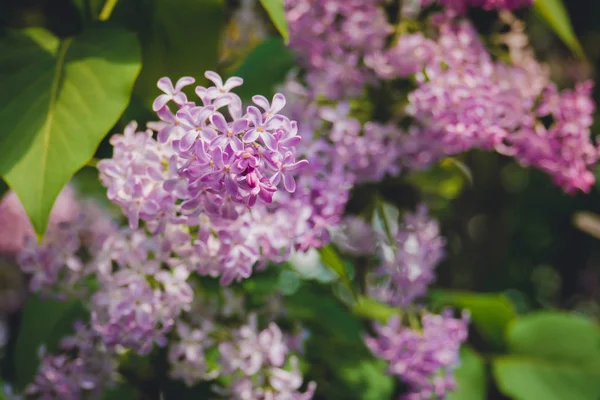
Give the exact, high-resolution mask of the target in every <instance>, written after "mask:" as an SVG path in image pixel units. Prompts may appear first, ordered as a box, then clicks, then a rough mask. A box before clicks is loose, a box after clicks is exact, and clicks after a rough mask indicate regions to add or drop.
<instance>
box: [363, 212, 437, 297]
mask: <svg viewBox="0 0 600 400" xmlns="http://www.w3.org/2000/svg"><path fill="white" fill-rule="evenodd" d="M444 245H445V240H444V238H443V237H442V236H440V228H439V225H438V223H437V221H435V220H433V219H431V218H430V217H429V215H428V213H427V208H426V207H425V206H424V205H420V206H419V207H418V208H417V211H416V213H407V214H406V215H405V216H404V219H403V221H402V223H401V224H400V226H399V227H398V232H397V233H396V235H395V243H391V244H386V245H383V250H384V251H383V253H382V256H381V259H382V265H381V266H380V267H379V269H378V270H377V271H376V272H375V275H374V276H373V284H372V286H371V288H370V290H371V292H372V295H373V296H375V297H377V298H378V299H379V300H380V301H383V302H385V303H388V304H390V305H394V306H407V305H410V304H411V303H412V302H413V301H414V300H415V299H416V298H417V297H420V296H422V295H424V294H425V293H426V291H427V288H428V286H429V285H430V284H431V283H432V282H433V280H434V279H435V273H434V269H435V267H436V266H437V264H438V263H439V262H440V261H441V260H442V258H443V256H444Z"/></svg>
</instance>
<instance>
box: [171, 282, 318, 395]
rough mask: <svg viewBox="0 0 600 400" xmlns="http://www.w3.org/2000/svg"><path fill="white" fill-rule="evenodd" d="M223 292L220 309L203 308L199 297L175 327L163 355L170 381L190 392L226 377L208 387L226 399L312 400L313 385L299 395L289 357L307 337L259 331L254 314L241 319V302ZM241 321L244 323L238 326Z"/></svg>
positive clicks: (298, 379)
mask: <svg viewBox="0 0 600 400" xmlns="http://www.w3.org/2000/svg"><path fill="white" fill-rule="evenodd" d="M225 290H226V291H225V293H227V294H226V295H225V296H224V298H223V302H222V303H221V304H214V303H213V304H206V301H207V299H202V298H201V296H199V297H198V298H197V299H195V300H194V304H193V306H192V307H193V308H192V312H190V313H189V314H188V315H187V317H189V320H190V321H189V322H184V321H183V320H181V319H180V320H179V321H178V322H177V328H176V330H175V335H174V340H173V341H171V343H170V346H169V352H168V354H169V363H170V365H171V370H170V375H171V377H173V378H175V379H181V380H183V381H184V382H185V383H186V384H187V385H189V386H192V385H194V384H197V383H198V382H200V381H206V380H213V379H216V378H218V377H219V376H228V377H229V378H230V380H228V383H227V384H226V385H223V386H214V387H213V389H214V391H215V392H216V393H218V394H220V395H221V396H223V397H224V398H228V399H240V400H246V399H251V400H267V399H270V400H288V399H292V400H294V399H295V400H309V399H311V398H312V396H313V393H314V390H315V383H314V382H310V383H309V384H308V385H307V388H306V390H305V391H304V392H302V391H301V388H302V386H303V379H302V375H301V373H300V371H299V369H298V364H297V359H296V357H295V356H294V355H292V351H299V352H301V351H302V341H303V337H305V335H306V333H302V331H301V334H300V336H298V337H297V336H292V335H290V334H288V333H286V332H282V331H281V329H280V328H279V327H278V326H277V325H276V324H275V323H274V322H271V323H269V324H268V326H267V327H266V328H265V329H262V330H261V329H259V326H258V316H257V315H256V314H254V313H251V314H249V315H247V316H246V315H244V314H246V313H247V311H246V309H245V307H244V302H243V297H241V296H238V295H236V294H235V293H234V292H232V291H228V290H227V289H225ZM212 300H214V298H213V299H212ZM232 306H235V307H236V309H235V310H233V309H232V308H231V307H232ZM196 309H197V310H198V311H199V313H196ZM280 311H281V310H280ZM198 314H200V316H199V315H198ZM240 318H244V319H246V322H241V323H240V322H237V321H239V320H240ZM290 346H293V347H294V348H292V347H290ZM214 354H216V355H217V356H216V357H214V356H212V355H214ZM209 359H210V360H209Z"/></svg>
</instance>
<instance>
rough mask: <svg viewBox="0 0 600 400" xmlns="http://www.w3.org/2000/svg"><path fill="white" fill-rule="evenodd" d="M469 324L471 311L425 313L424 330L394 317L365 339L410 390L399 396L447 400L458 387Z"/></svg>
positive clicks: (411, 398) (422, 320)
mask: <svg viewBox="0 0 600 400" xmlns="http://www.w3.org/2000/svg"><path fill="white" fill-rule="evenodd" d="M468 324H469V316H468V314H463V316H462V318H460V319H457V318H454V317H452V314H451V313H450V312H444V313H443V314H441V315H435V314H429V313H426V314H424V315H423V317H422V318H421V325H422V327H421V329H416V328H409V327H406V326H404V325H403V324H402V321H401V319H400V317H392V318H390V320H389V321H388V323H387V324H386V325H375V335H374V336H373V337H367V338H365V343H366V345H367V347H369V349H370V350H371V351H372V352H373V354H375V355H376V356H377V357H379V358H381V359H383V360H385V361H387V363H388V373H389V374H390V375H394V376H397V377H399V378H400V379H401V380H402V381H403V382H405V383H406V384H407V385H408V388H409V390H408V393H407V394H405V395H402V396H401V397H400V399H405V400H427V399H431V398H438V399H444V398H446V395H447V394H448V392H450V391H452V390H454V389H455V388H456V382H455V380H454V376H453V369H454V368H455V367H456V366H457V365H458V362H459V355H458V351H459V349H460V345H461V344H462V343H463V342H464V341H465V340H466V339H467V334H468Z"/></svg>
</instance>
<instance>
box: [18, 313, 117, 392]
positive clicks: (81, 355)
mask: <svg viewBox="0 0 600 400" xmlns="http://www.w3.org/2000/svg"><path fill="white" fill-rule="evenodd" d="M60 349H61V352H60V353H59V354H56V355H51V354H45V355H42V359H41V363H40V367H39V369H38V373H37V375H36V377H35V379H34V381H33V383H32V384H30V385H29V386H28V387H27V389H26V393H27V395H29V396H35V398H36V399H44V400H54V399H66V400H78V399H82V398H86V399H87V398H89V399H99V398H101V396H102V395H103V393H104V390H105V389H106V388H108V387H110V386H112V385H113V384H114V383H115V382H116V381H115V379H116V369H117V364H116V361H115V360H114V358H113V354H112V353H111V352H110V351H109V350H108V349H107V348H106V347H105V346H104V345H103V343H102V342H101V341H99V340H98V336H97V335H96V333H95V332H94V331H93V330H90V329H89V328H88V327H86V326H85V325H84V324H83V323H81V322H77V323H75V335H74V336H70V337H66V338H64V339H63V340H62V342H61V346H60Z"/></svg>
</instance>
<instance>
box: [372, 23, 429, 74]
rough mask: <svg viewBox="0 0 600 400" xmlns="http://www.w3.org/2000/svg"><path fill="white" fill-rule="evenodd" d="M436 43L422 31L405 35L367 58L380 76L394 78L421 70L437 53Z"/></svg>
mask: <svg viewBox="0 0 600 400" xmlns="http://www.w3.org/2000/svg"><path fill="white" fill-rule="evenodd" d="M436 51H437V45H436V43H435V42H434V41H433V40H431V39H428V38H426V37H425V36H424V35H423V34H422V33H420V32H419V33H413V34H409V35H403V36H401V37H400V39H399V40H398V41H397V42H396V44H395V45H393V46H391V47H390V48H389V49H387V50H385V52H381V53H372V54H369V56H367V57H366V58H365V64H366V65H367V66H368V67H371V68H372V69H373V70H374V71H375V73H376V74H377V76H378V77H380V78H383V79H394V78H398V77H406V76H409V75H412V74H415V73H417V72H420V71H422V70H423V68H425V66H426V65H428V64H429V63H430V62H431V61H432V60H433V58H434V57H435V55H436Z"/></svg>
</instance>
